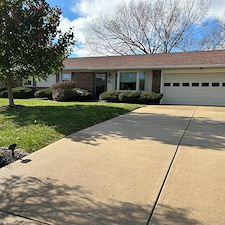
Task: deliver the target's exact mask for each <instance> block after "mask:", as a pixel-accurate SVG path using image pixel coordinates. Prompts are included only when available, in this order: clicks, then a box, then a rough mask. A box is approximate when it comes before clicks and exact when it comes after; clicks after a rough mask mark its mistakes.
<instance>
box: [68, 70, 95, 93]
mask: <svg viewBox="0 0 225 225" xmlns="http://www.w3.org/2000/svg"><path fill="white" fill-rule="evenodd" d="M72 80H73V81H75V82H76V83H77V87H78V88H83V89H86V90H88V91H91V92H94V90H93V86H94V83H93V82H94V73H92V72H75V73H74V72H73V73H72Z"/></svg>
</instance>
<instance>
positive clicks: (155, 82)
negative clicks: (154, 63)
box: [152, 70, 161, 93]
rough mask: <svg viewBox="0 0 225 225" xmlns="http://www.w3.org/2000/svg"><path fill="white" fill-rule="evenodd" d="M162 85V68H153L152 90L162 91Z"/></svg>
mask: <svg viewBox="0 0 225 225" xmlns="http://www.w3.org/2000/svg"><path fill="white" fill-rule="evenodd" d="M160 85H161V70H153V77H152V91H153V92H156V93H160Z"/></svg>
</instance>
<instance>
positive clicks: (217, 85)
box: [212, 83, 220, 87]
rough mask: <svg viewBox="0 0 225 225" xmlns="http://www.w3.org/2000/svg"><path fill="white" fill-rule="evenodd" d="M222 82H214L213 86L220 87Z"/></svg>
mask: <svg viewBox="0 0 225 225" xmlns="http://www.w3.org/2000/svg"><path fill="white" fill-rule="evenodd" d="M219 86H220V83H212V87H219Z"/></svg>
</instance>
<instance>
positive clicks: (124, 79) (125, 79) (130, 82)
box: [120, 72, 137, 90]
mask: <svg viewBox="0 0 225 225" xmlns="http://www.w3.org/2000/svg"><path fill="white" fill-rule="evenodd" d="M136 80H137V73H136V72H129V73H120V90H136Z"/></svg>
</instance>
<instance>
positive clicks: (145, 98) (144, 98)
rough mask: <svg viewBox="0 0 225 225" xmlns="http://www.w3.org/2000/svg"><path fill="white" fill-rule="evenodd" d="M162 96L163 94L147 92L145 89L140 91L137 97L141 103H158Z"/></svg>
mask: <svg viewBox="0 0 225 225" xmlns="http://www.w3.org/2000/svg"><path fill="white" fill-rule="evenodd" d="M162 97H163V94H161V93H155V92H147V91H145V92H141V94H140V97H139V103H141V104H153V103H159V101H160V100H161V98H162Z"/></svg>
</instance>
